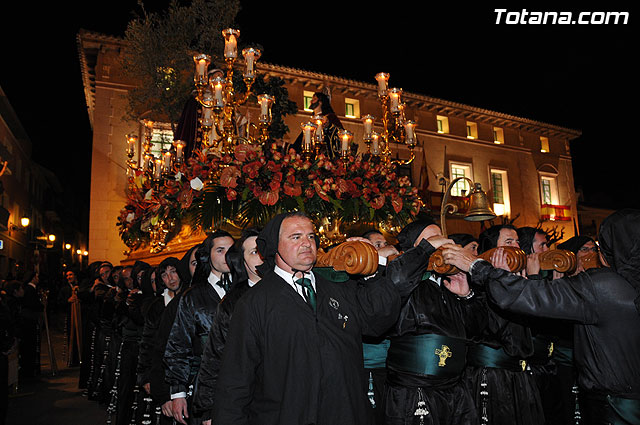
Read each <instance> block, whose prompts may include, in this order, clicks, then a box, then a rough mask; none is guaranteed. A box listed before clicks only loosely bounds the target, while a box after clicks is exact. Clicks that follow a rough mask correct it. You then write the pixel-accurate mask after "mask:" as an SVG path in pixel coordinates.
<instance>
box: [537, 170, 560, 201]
mask: <svg viewBox="0 0 640 425" xmlns="http://www.w3.org/2000/svg"><path fill="white" fill-rule="evenodd" d="M540 196H541V198H542V199H541V201H542V204H543V205H558V185H557V182H556V177H555V176H552V175H545V174H541V175H540Z"/></svg>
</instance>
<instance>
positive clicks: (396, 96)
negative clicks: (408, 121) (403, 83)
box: [389, 89, 401, 112]
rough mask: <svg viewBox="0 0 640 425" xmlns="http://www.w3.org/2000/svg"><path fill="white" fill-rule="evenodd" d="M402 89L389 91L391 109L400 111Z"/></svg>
mask: <svg viewBox="0 0 640 425" xmlns="http://www.w3.org/2000/svg"><path fill="white" fill-rule="evenodd" d="M400 92H401V90H400V89H391V90H390V92H389V110H390V111H391V112H400Z"/></svg>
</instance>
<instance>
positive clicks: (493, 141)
mask: <svg viewBox="0 0 640 425" xmlns="http://www.w3.org/2000/svg"><path fill="white" fill-rule="evenodd" d="M77 40H78V51H79V55H80V61H81V74H82V79H83V82H84V88H85V93H86V100H87V111H88V114H89V117H90V121H91V125H92V127H93V155H92V175H91V199H90V224H89V247H90V249H89V251H90V258H89V261H94V260H109V261H113V262H119V261H121V260H122V259H123V258H124V256H123V251H125V250H126V249H127V248H126V246H125V245H124V244H123V243H122V241H121V240H120V238H119V235H118V231H117V228H116V226H115V223H116V217H117V216H118V215H119V213H120V209H121V208H122V207H123V206H124V204H125V197H124V193H125V187H126V184H127V180H126V174H125V163H126V159H127V158H126V155H125V150H126V139H125V136H126V135H127V134H129V133H131V132H139V131H141V130H142V123H141V122H132V121H127V120H126V119H125V118H124V116H125V113H124V111H125V105H126V94H127V91H128V90H129V89H131V88H132V87H133V82H131V81H126V80H125V79H124V77H123V76H122V74H121V72H120V69H119V66H118V58H119V56H120V55H121V54H122V53H123V52H124V49H125V48H126V46H125V44H124V42H123V40H122V39H119V38H116V37H112V36H106V35H102V34H95V33H90V32H85V31H81V32H80V33H79V34H78V37H77ZM257 69H258V72H262V73H265V74H268V75H270V76H278V77H281V78H283V79H284V81H285V86H286V88H287V90H288V92H289V97H290V99H291V100H293V101H295V102H296V104H297V105H298V112H297V113H296V114H294V115H289V116H287V117H286V118H285V121H286V124H287V126H288V127H289V129H290V131H289V133H288V134H287V136H285V138H284V140H283V142H284V143H289V142H292V141H293V140H295V138H296V137H297V136H298V134H299V132H300V124H301V123H304V122H306V121H308V120H309V119H310V117H311V111H310V110H308V109H305V107H306V106H308V102H309V100H310V99H311V96H312V95H313V93H314V92H316V91H323V92H326V93H329V94H330V97H331V103H332V106H333V109H334V110H335V111H336V113H337V115H338V116H339V118H340V120H341V122H342V124H343V125H344V127H345V128H346V129H348V130H350V131H351V132H352V133H353V134H354V140H355V141H360V143H361V146H360V148H361V149H365V150H366V147H365V146H364V144H362V142H361V140H362V135H363V124H362V117H364V116H365V115H367V114H370V115H373V116H374V117H380V116H381V114H382V109H381V105H380V102H379V100H378V96H377V85H376V84H375V79H374V76H373V75H372V76H371V81H370V82H362V81H352V80H347V79H343V78H339V77H335V76H331V75H325V74H320V73H314V72H309V71H302V70H299V69H292V68H287V67H286V66H280V65H273V64H265V63H260V64H259V65H258V67H257ZM381 71H384V70H381ZM389 84H390V87H393V75H391V78H390V81H389ZM402 95H403V97H402V99H403V102H404V103H405V105H406V106H405V115H406V118H407V119H411V120H414V121H415V122H416V123H417V128H416V134H417V138H418V145H417V146H416V148H415V155H416V158H415V160H414V161H413V162H412V163H411V164H410V165H409V166H407V167H405V169H404V172H406V173H407V174H409V175H410V176H411V179H412V181H413V184H414V186H417V187H418V188H419V190H420V192H421V194H422V197H423V200H424V201H425V202H426V203H427V205H428V207H429V209H430V210H431V212H432V213H433V214H434V215H438V214H439V213H440V204H441V202H442V198H443V192H444V189H445V185H446V182H447V181H452V180H454V179H456V178H457V177H462V176H464V177H467V178H469V179H471V180H472V181H473V182H477V183H480V184H481V185H482V188H483V189H484V190H485V191H487V193H488V195H489V197H490V200H491V202H492V206H493V208H494V210H495V211H496V213H499V214H500V215H501V216H502V217H499V218H498V219H496V220H495V221H494V222H502V220H503V219H504V220H514V219H515V222H514V224H515V225H517V226H536V225H538V223H542V227H543V228H545V229H550V228H555V229H556V230H557V231H558V232H560V231H563V232H564V237H565V238H568V237H571V236H573V235H574V232H575V229H576V226H577V217H576V214H577V197H576V194H575V190H574V181H573V169H572V163H571V154H570V151H569V142H570V141H571V140H573V139H575V138H577V137H578V136H579V135H580V132H579V131H576V130H572V129H568V128H563V127H559V126H556V125H553V124H548V123H543V122H537V121H534V120H530V119H527V118H523V117H517V116H512V115H509V114H505V113H501V112H496V111H490V110H486V109H482V108H478V107H474V106H470V105H464V104H460V103H454V102H450V101H447V100H444V99H436V98H432V97H429V96H424V95H421V94H417V93H410V92H406V91H405V92H403V94H402ZM253 116H257V113H254V114H253ZM378 122H379V119H378ZM375 127H379V125H377V126H375ZM392 149H393V152H394V156H395V157H397V158H400V159H406V158H408V157H409V149H408V148H407V147H406V146H404V145H403V146H396V145H394V146H392ZM465 185H466V181H460V182H458V184H457V185H456V186H455V187H454V188H453V189H452V191H451V194H452V195H453V199H454V200H456V201H457V202H458V203H460V206H461V207H462V209H461V210H460V211H459V212H458V214H457V215H453V216H451V215H448V216H447V218H446V220H447V229H448V231H449V233H454V232H467V233H472V234H475V235H477V234H478V233H479V232H480V230H481V227H480V226H481V224H478V223H472V222H467V221H464V220H462V219H461V218H462V213H464V202H463V200H462V198H461V195H464V193H465V192H463V191H468V189H469V188H468V187H465ZM172 255H176V253H175V252H174V253H173V254H172Z"/></svg>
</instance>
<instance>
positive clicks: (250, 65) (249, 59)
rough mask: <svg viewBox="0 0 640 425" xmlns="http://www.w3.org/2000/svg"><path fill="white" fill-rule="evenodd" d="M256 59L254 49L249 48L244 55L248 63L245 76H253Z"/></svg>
mask: <svg viewBox="0 0 640 425" xmlns="http://www.w3.org/2000/svg"><path fill="white" fill-rule="evenodd" d="M254 59H255V55H254V50H253V49H249V50H247V52H246V54H245V55H244V60H245V62H246V64H247V72H246V73H245V74H244V76H245V78H253V61H254Z"/></svg>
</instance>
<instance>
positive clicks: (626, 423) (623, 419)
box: [607, 395, 640, 425]
mask: <svg viewBox="0 0 640 425" xmlns="http://www.w3.org/2000/svg"><path fill="white" fill-rule="evenodd" d="M607 403H609V406H611V408H612V409H613V411H614V412H615V413H616V415H617V416H618V417H617V418H609V420H610V421H611V424H612V425H632V424H640V400H634V399H630V398H622V397H613V396H610V395H608V396H607Z"/></svg>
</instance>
